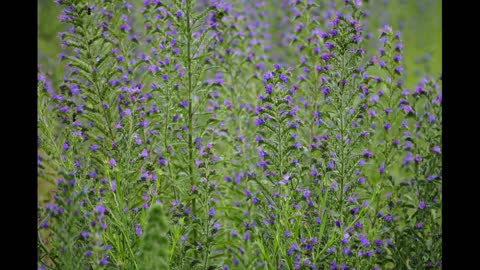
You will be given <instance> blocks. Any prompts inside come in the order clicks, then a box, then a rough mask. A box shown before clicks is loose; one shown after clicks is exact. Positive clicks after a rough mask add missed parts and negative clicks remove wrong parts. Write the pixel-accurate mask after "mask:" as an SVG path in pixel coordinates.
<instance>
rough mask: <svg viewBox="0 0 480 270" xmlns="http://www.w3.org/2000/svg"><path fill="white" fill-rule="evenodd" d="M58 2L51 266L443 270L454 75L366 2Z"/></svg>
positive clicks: (44, 258)
mask: <svg viewBox="0 0 480 270" xmlns="http://www.w3.org/2000/svg"><path fill="white" fill-rule="evenodd" d="M56 2H57V4H59V5H60V6H61V8H62V12H61V14H60V15H59V17H58V18H59V20H60V22H62V23H63V24H64V25H65V26H66V28H65V29H66V31H65V32H60V33H58V37H59V38H60V40H61V46H62V48H63V52H62V53H61V55H60V59H61V63H62V65H64V66H62V68H63V69H62V70H63V72H64V73H63V74H62V75H60V76H59V74H56V75H55V76H58V77H62V76H63V77H62V79H61V80H59V81H55V82H54V81H52V79H51V78H50V76H49V75H47V74H46V73H44V72H43V71H42V68H41V67H39V73H38V108H39V111H38V125H39V127H38V148H39V159H38V172H39V178H41V179H43V180H45V181H49V182H50V183H51V185H52V190H51V193H52V194H53V196H52V199H51V200H50V201H47V202H43V201H42V202H39V206H38V234H39V239H38V252H39V253H38V265H39V269H62V270H64V269H423V268H440V267H441V260H442V258H441V243H442V240H441V237H442V230H441V203H442V196H441V188H442V170H441V169H442V167H441V160H442V155H441V152H442V151H441V139H442V138H441V129H442V117H441V112H442V107H441V105H442V90H441V89H442V82H441V74H436V75H435V76H425V77H424V78H422V79H421V80H420V81H419V82H418V83H417V84H416V85H415V86H414V87H406V86H405V80H406V78H405V77H406V76H405V74H404V68H403V62H404V60H403V50H404V48H403V46H404V44H403V43H402V39H401V34H400V32H398V31H395V30H394V29H392V27H390V26H389V25H385V26H383V27H382V28H381V29H380V30H379V31H378V32H373V33H370V32H368V31H367V30H366V28H365V25H366V23H367V22H368V20H369V16H368V15H369V13H368V11H367V10H366V9H365V4H363V5H362V1H360V0H355V1H353V0H344V1H311V0H291V1H290V0H282V1H278V9H276V10H275V11H274V12H273V11H272V10H270V9H266V5H265V2H264V1H247V0H238V1H221V0H183V1H180V0H165V1H160V0H145V1H143V2H141V3H137V2H134V1H132V2H130V1H109V0H89V1H86V0H56ZM272 21H275V22H277V26H278V27H279V28H278V29H281V30H279V31H278V32H276V35H275V36H272V35H271V31H269V28H270V27H272V26H271V25H270V23H271V22H272ZM274 47H275V48H279V47H281V48H283V49H282V50H281V51H279V50H275V52H277V53H273V50H272V48H274ZM278 52H281V53H278Z"/></svg>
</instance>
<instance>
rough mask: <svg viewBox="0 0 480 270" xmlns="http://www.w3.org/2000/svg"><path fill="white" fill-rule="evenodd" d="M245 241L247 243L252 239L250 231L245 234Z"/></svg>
mask: <svg viewBox="0 0 480 270" xmlns="http://www.w3.org/2000/svg"><path fill="white" fill-rule="evenodd" d="M243 239H244V240H245V241H248V240H249V239H250V231H247V232H245V233H244V234H243Z"/></svg>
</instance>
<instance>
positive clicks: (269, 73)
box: [263, 71, 273, 83]
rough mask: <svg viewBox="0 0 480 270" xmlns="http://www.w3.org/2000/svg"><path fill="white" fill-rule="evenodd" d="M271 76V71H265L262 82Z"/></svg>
mask: <svg viewBox="0 0 480 270" xmlns="http://www.w3.org/2000/svg"><path fill="white" fill-rule="evenodd" d="M272 78H273V73H272V72H271V71H267V72H266V73H265V74H263V82H265V83H267V82H268V81H269V80H270V79H272Z"/></svg>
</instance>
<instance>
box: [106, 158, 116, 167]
mask: <svg viewBox="0 0 480 270" xmlns="http://www.w3.org/2000/svg"><path fill="white" fill-rule="evenodd" d="M108 164H110V166H112V167H114V166H116V165H117V162H116V161H115V159H114V158H111V159H110V160H109V161H108Z"/></svg>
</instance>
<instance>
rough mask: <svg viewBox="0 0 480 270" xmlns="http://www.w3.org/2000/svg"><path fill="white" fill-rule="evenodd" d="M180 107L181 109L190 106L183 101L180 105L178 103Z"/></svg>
mask: <svg viewBox="0 0 480 270" xmlns="http://www.w3.org/2000/svg"><path fill="white" fill-rule="evenodd" d="M178 105H179V106H180V107H187V106H188V101H186V100H182V101H180V103H178Z"/></svg>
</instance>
